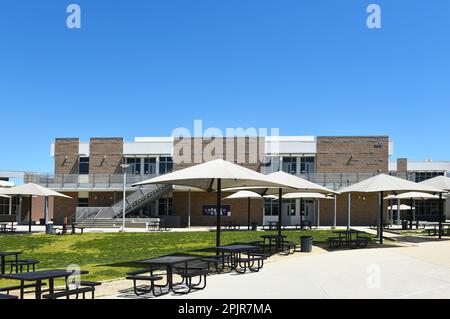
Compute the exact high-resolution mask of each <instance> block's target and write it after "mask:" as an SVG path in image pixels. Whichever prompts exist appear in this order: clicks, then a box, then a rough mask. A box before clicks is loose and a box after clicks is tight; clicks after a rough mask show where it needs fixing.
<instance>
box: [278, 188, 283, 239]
mask: <svg viewBox="0 0 450 319" xmlns="http://www.w3.org/2000/svg"><path fill="white" fill-rule="evenodd" d="M278 196H279V197H278V206H279V207H278V235H279V236H281V222H282V221H283V217H282V215H283V189H282V188H279V189H278Z"/></svg>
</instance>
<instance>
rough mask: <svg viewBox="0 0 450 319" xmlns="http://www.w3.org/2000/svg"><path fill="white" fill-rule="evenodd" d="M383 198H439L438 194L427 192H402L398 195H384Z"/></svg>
mask: <svg viewBox="0 0 450 319" xmlns="http://www.w3.org/2000/svg"><path fill="white" fill-rule="evenodd" d="M384 199H418V200H426V199H439V196H437V195H433V194H429V193H422V192H408V193H402V194H399V195H389V196H387V197H385V198H384Z"/></svg>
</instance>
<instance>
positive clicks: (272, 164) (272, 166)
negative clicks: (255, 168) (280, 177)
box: [264, 156, 316, 175]
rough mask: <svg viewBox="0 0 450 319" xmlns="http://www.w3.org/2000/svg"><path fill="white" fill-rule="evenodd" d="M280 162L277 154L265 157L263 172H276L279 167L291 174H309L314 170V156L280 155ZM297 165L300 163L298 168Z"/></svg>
mask: <svg viewBox="0 0 450 319" xmlns="http://www.w3.org/2000/svg"><path fill="white" fill-rule="evenodd" d="M281 163H282V164H281ZM281 163H280V157H278V156H273V157H268V158H266V164H264V171H265V173H267V174H268V173H273V172H277V171H279V170H280V169H281V170H282V171H283V172H286V173H289V174H292V175H299V174H310V173H315V171H316V158H315V157H314V156H301V157H295V156H290V157H282V158H281ZM299 165H300V169H299V167H298V166H299ZM280 166H281V167H280Z"/></svg>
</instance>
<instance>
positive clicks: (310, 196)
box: [283, 193, 334, 199]
mask: <svg viewBox="0 0 450 319" xmlns="http://www.w3.org/2000/svg"><path fill="white" fill-rule="evenodd" d="M283 198H284V199H302V198H303V199H334V198H333V197H330V196H326V195H324V194H319V193H289V194H286V195H284V196H283Z"/></svg>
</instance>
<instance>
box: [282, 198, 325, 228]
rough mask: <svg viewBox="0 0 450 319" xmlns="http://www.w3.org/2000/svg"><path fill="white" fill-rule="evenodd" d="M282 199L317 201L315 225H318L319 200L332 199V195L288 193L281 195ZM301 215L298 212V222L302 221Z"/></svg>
mask: <svg viewBox="0 0 450 319" xmlns="http://www.w3.org/2000/svg"><path fill="white" fill-rule="evenodd" d="M283 199H300V200H303V199H313V200H315V201H316V202H317V227H320V200H321V199H334V197H331V196H327V195H324V194H320V193H289V194H286V195H284V196H283ZM301 219H302V215H301V214H300V224H301V222H302V220H301Z"/></svg>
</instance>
